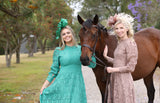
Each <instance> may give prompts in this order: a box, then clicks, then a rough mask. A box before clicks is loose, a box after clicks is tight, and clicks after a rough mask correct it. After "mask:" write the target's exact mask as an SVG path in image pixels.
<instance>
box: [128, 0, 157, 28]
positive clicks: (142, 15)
mask: <svg viewBox="0 0 160 103" xmlns="http://www.w3.org/2000/svg"><path fill="white" fill-rule="evenodd" d="M159 5H160V0H147V1H146V0H136V1H135V2H133V3H130V4H129V5H128V9H129V10H131V13H132V15H133V16H134V17H135V20H136V22H137V25H136V27H135V28H136V30H137V31H138V30H141V29H143V28H146V27H157V28H158V23H159V22H160V14H159V12H160V8H159ZM157 21H159V22H157Z"/></svg>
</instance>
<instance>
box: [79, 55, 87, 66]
mask: <svg viewBox="0 0 160 103" xmlns="http://www.w3.org/2000/svg"><path fill="white" fill-rule="evenodd" d="M80 61H81V63H82V65H84V66H87V65H89V57H88V56H86V57H80Z"/></svg>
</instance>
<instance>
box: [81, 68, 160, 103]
mask: <svg viewBox="0 0 160 103" xmlns="http://www.w3.org/2000/svg"><path fill="white" fill-rule="evenodd" d="M82 72H83V76H84V81H85V85H86V94H87V103H102V102H101V101H102V98H101V94H100V91H99V88H98V86H97V84H96V78H95V75H94V73H93V71H92V70H91V69H90V68H88V67H86V66H83V67H82ZM134 84H135V93H136V103H147V101H148V97H147V92H146V87H145V86H144V83H143V80H138V81H135V82H134ZM154 84H155V89H156V92H155V100H154V103H160V69H157V70H156V72H155V74H154Z"/></svg>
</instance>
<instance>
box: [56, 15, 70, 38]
mask: <svg viewBox="0 0 160 103" xmlns="http://www.w3.org/2000/svg"><path fill="white" fill-rule="evenodd" d="M67 25H68V21H67V19H63V18H61V21H60V22H59V23H58V26H57V31H56V39H59V37H60V33H61V30H62V29H63V28H64V27H66V26H67Z"/></svg>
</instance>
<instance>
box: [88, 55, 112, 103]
mask: <svg viewBox="0 0 160 103" xmlns="http://www.w3.org/2000/svg"><path fill="white" fill-rule="evenodd" d="M93 56H94V57H95V58H96V59H97V60H98V61H99V62H101V63H102V64H103V65H102V64H99V63H97V62H93V61H91V62H92V63H95V64H97V65H99V66H102V67H104V73H105V75H106V72H107V71H106V70H105V68H106V67H107V65H106V64H105V63H104V62H103V61H102V60H101V59H99V58H98V57H97V56H96V55H93ZM110 76H111V73H108V75H107V79H106V89H105V97H104V103H107V102H108V101H107V100H108V85H109V82H110ZM110 85H111V84H110ZM111 102H113V100H112V95H111Z"/></svg>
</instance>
